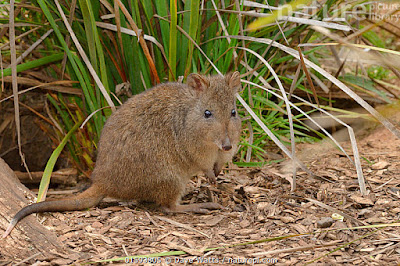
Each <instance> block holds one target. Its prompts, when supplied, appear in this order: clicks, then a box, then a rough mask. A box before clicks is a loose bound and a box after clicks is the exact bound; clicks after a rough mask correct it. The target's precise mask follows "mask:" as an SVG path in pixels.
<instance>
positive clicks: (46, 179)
mask: <svg viewBox="0 0 400 266" xmlns="http://www.w3.org/2000/svg"><path fill="white" fill-rule="evenodd" d="M82 122H83V118H81V119H80V120H79V121H78V122H77V123H76V124H75V125H74V126H73V128H71V130H70V131H69V132H68V134H67V135H65V137H64V138H63V140H62V141H61V143H60V144H59V145H58V147H57V148H56V149H55V150H54V151H53V153H52V154H51V156H50V159H49V160H48V161H47V164H46V168H45V169H44V172H43V176H42V180H41V181H40V186H39V192H38V197H37V202H41V201H43V200H45V199H46V193H47V189H48V188H49V184H50V178H51V173H52V172H53V169H54V165H55V164H56V162H57V159H58V156H60V154H61V151H62V150H63V149H64V147H65V144H67V142H68V140H69V139H70V138H71V136H72V134H73V133H74V132H75V130H77V129H78V127H79V126H80V125H81V124H82Z"/></svg>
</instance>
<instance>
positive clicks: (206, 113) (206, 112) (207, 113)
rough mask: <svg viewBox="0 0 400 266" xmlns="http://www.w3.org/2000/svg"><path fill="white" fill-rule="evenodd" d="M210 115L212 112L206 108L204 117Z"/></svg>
mask: <svg viewBox="0 0 400 266" xmlns="http://www.w3.org/2000/svg"><path fill="white" fill-rule="evenodd" d="M211 116H212V113H211V112H210V111H208V110H205V111H204V117H205V118H210V117H211Z"/></svg>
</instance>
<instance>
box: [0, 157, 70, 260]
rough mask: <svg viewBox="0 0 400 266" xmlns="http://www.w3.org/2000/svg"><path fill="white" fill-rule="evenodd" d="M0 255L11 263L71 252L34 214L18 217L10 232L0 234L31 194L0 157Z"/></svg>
mask: <svg viewBox="0 0 400 266" xmlns="http://www.w3.org/2000/svg"><path fill="white" fill-rule="evenodd" d="M0 184H1V185H0V259H1V260H4V259H6V261H7V260H11V261H13V262H14V263H15V262H18V261H21V260H25V259H27V258H32V259H34V260H35V261H36V260H52V259H53V258H55V257H58V256H57V254H66V253H71V252H69V250H67V249H66V248H65V247H64V246H63V244H62V243H61V241H59V240H58V239H57V236H56V235H55V233H53V232H51V231H49V230H47V229H46V228H45V227H44V226H43V225H41V224H40V223H39V222H38V221H37V219H36V217H35V216H34V215H30V216H28V217H26V218H25V219H23V220H22V221H20V222H19V223H18V224H17V226H16V227H15V228H14V230H13V231H12V232H11V234H10V235H9V236H8V237H6V238H1V235H2V234H3V233H4V231H5V229H6V228H7V226H8V223H9V221H10V220H11V219H12V217H13V216H14V215H15V214H16V213H17V211H19V210H20V209H21V208H22V207H24V206H26V205H27V204H28V200H27V199H26V197H29V198H30V199H34V195H33V193H32V192H30V191H29V189H27V188H26V187H25V186H24V185H22V184H21V183H20V182H19V180H18V178H17V176H16V175H15V174H14V172H13V171H12V170H11V169H10V167H9V166H8V165H7V164H6V163H5V162H4V160H3V159H1V158H0Z"/></svg>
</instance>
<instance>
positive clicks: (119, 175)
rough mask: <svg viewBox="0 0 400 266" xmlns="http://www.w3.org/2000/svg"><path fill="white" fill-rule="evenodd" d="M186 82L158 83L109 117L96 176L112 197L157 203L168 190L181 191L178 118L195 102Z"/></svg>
mask: <svg viewBox="0 0 400 266" xmlns="http://www.w3.org/2000/svg"><path fill="white" fill-rule="evenodd" d="M185 86H186V85H185V84H181V83H165V84H161V85H158V86H156V87H154V88H153V89H151V90H148V91H146V92H144V93H141V94H139V95H136V96H134V97H133V98H131V99H129V100H128V101H127V102H126V103H124V104H123V105H122V107H121V108H120V109H119V110H117V111H116V112H114V113H113V114H112V115H111V116H110V117H109V118H108V120H107V122H106V124H105V126H104V128H103V131H102V135H101V138H100V141H99V150H98V156H97V161H96V168H95V170H94V171H93V175H92V178H93V183H96V184H98V185H100V186H101V187H104V188H105V189H106V194H107V196H110V197H115V198H122V199H137V200H146V201H157V198H158V197H159V196H160V193H162V192H161V191H163V190H165V189H168V190H171V189H173V187H176V188H177V190H181V189H182V188H181V187H182V180H180V177H181V176H182V173H180V170H181V169H180V168H179V167H177V166H179V162H176V160H177V159H178V158H179V152H180V151H179V149H178V147H177V140H176V138H175V136H174V131H173V126H174V125H173V123H174V121H173V119H174V115H175V112H177V111H178V110H177V109H179V106H180V105H185V104H187V101H188V100H190V99H189V98H190V94H188V92H187V88H186V87H185ZM188 97H189V98H188ZM178 102H182V104H178V105H177V103H178ZM178 160H179V159H178ZM167 187H168V188H167Z"/></svg>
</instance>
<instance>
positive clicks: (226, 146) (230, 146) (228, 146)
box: [222, 143, 232, 151]
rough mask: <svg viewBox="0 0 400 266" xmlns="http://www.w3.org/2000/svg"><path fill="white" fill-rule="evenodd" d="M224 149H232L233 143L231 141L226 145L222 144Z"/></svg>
mask: <svg viewBox="0 0 400 266" xmlns="http://www.w3.org/2000/svg"><path fill="white" fill-rule="evenodd" d="M222 149H223V150H224V151H230V150H231V149H232V145H231V144H230V143H229V144H226V145H222Z"/></svg>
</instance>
